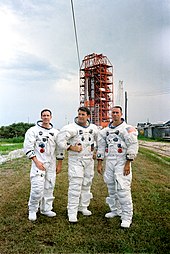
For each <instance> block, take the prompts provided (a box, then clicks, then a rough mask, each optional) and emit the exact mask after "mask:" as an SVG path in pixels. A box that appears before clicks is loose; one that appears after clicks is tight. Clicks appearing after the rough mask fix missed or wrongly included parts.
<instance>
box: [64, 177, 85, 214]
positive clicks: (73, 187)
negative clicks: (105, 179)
mask: <svg viewBox="0 0 170 254" xmlns="http://www.w3.org/2000/svg"><path fill="white" fill-rule="evenodd" d="M82 182H83V178H82V177H70V178H69V189H68V205H67V210H68V215H71V214H74V215H75V216H77V211H78V206H79V199H80V193H81V188H82Z"/></svg>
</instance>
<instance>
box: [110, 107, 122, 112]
mask: <svg viewBox="0 0 170 254" xmlns="http://www.w3.org/2000/svg"><path fill="white" fill-rule="evenodd" d="M114 108H119V109H120V111H121V113H122V107H121V106H113V108H112V110H113V109H114Z"/></svg>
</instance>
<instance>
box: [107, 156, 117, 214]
mask: <svg viewBox="0 0 170 254" xmlns="http://www.w3.org/2000/svg"><path fill="white" fill-rule="evenodd" d="M104 181H105V183H106V184H107V189H108V194H109V196H108V197H107V198H106V203H107V204H108V205H109V207H110V210H111V213H112V215H121V206H120V203H119V200H118V194H117V181H116V178H115V169H114V162H113V161H111V160H108V161H106V169H105V173H104ZM109 217H110V216H109ZM111 217H112V216H111Z"/></svg>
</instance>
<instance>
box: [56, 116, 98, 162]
mask: <svg viewBox="0 0 170 254" xmlns="http://www.w3.org/2000/svg"><path fill="white" fill-rule="evenodd" d="M97 133H98V129H97V126H96V125H94V124H90V123H89V125H88V126H86V127H83V126H80V125H78V124H77V123H76V121H75V122H74V123H72V124H69V125H67V126H65V127H63V128H62V129H61V131H60V135H59V138H58V145H59V146H60V148H62V149H65V150H66V149H68V147H69V146H70V145H73V146H74V145H76V144H80V145H81V146H82V151H81V152H79V153H78V152H74V151H71V150H69V151H68V152H69V156H76V157H80V158H84V159H86V158H87V159H88V158H92V156H93V152H94V147H95V146H96V141H97Z"/></svg>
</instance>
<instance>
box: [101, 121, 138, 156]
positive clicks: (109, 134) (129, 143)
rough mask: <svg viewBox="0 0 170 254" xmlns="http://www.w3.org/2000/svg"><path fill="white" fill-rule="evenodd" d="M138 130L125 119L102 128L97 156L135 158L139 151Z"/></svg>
mask: <svg viewBox="0 0 170 254" xmlns="http://www.w3.org/2000/svg"><path fill="white" fill-rule="evenodd" d="M137 135H138V133H137V131H136V129H135V128H134V127H132V126H131V125H128V124H126V123H125V122H124V121H123V122H122V123H121V124H120V125H118V126H115V127H114V126H112V123H110V124H109V126H108V127H106V128H104V129H103V130H101V132H100V133H99V138H98V153H97V158H98V159H103V158H104V157H106V159H115V160H122V159H126V158H127V156H129V158H128V159H131V160H133V159H134V157H135V156H136V154H137V152H138V141H137Z"/></svg>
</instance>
